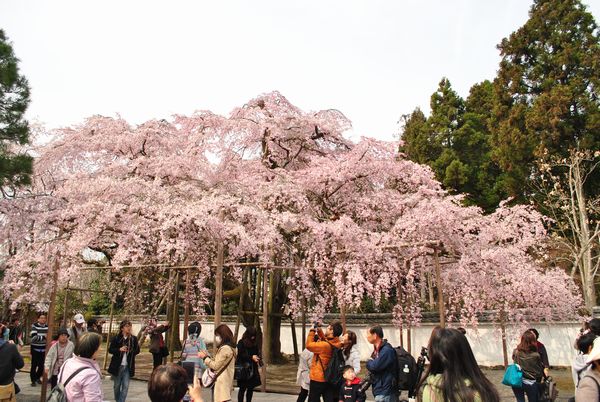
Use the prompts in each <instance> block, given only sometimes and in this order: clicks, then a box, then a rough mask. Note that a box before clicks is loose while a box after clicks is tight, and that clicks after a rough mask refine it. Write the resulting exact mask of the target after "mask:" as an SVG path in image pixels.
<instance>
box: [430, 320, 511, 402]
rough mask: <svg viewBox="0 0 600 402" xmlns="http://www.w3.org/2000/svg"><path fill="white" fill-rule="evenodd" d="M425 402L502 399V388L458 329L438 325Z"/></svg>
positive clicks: (496, 400) (493, 401) (473, 401)
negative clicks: (484, 367) (499, 390)
mask: <svg viewBox="0 0 600 402" xmlns="http://www.w3.org/2000/svg"><path fill="white" fill-rule="evenodd" d="M429 361H430V365H429V368H428V369H427V372H426V375H425V378H424V380H423V381H422V386H423V398H422V401H423V402H442V401H447V402H484V401H485V402H499V401H500V396H499V395H498V391H496V388H494V386H493V385H492V383H491V382H490V380H488V379H487V377H486V376H485V375H484V374H483V372H482V371H481V369H480V368H479V366H478V365H477V361H476V360H475V356H474V355H473V351H472V350H471V346H470V345H469V342H468V341H467V338H466V337H465V336H464V335H463V334H462V333H461V332H460V331H458V330H456V329H449V328H435V329H434V330H433V332H432V333H431V338H430V340H429Z"/></svg>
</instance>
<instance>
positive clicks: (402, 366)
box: [394, 346, 418, 391]
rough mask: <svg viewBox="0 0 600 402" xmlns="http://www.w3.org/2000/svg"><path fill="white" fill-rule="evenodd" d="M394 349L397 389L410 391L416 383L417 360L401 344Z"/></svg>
mask: <svg viewBox="0 0 600 402" xmlns="http://www.w3.org/2000/svg"><path fill="white" fill-rule="evenodd" d="M394 350H395V351H396V362H397V366H396V384H397V386H398V390H401V391H411V390H413V389H414V387H415V386H416V385H417V381H418V378H417V361H416V360H415V358H414V357H413V356H412V355H411V354H410V353H408V352H407V351H406V350H404V348H403V347H402V346H398V347H397V348H394Z"/></svg>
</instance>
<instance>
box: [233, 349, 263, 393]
mask: <svg viewBox="0 0 600 402" xmlns="http://www.w3.org/2000/svg"><path fill="white" fill-rule="evenodd" d="M237 351H238V354H237V357H236V358H235V364H244V363H246V364H251V365H252V370H253V373H254V375H253V376H252V377H250V379H248V380H246V381H240V380H238V387H244V388H254V387H258V386H259V385H260V384H261V381H260V374H259V372H258V364H256V362H255V361H254V360H252V356H254V355H256V356H259V357H260V353H259V351H258V346H256V345H254V346H251V347H247V346H246V345H244V341H243V340H240V341H239V342H238V344H237Z"/></svg>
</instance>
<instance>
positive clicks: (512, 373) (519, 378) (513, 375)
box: [502, 363, 523, 388]
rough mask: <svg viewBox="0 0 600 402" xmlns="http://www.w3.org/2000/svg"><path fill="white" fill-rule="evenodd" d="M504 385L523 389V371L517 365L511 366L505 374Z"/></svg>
mask: <svg viewBox="0 0 600 402" xmlns="http://www.w3.org/2000/svg"><path fill="white" fill-rule="evenodd" d="M502 384H504V385H508V386H509V387H514V388H523V370H521V366H519V365H518V364H516V363H513V364H511V365H509V366H508V367H507V368H506V371H505V372H504V377H503V378H502Z"/></svg>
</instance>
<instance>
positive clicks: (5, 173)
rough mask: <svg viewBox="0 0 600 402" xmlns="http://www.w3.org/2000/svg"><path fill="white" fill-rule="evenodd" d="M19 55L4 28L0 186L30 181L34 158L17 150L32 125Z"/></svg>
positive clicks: (0, 32)
mask: <svg viewBox="0 0 600 402" xmlns="http://www.w3.org/2000/svg"><path fill="white" fill-rule="evenodd" d="M18 61H19V60H18V59H17V58H16V56H15V54H14V52H13V49H12V46H11V44H10V43H9V42H8V39H7V37H6V35H5V34H4V31H3V30H1V29H0V189H2V192H3V193H4V191H5V189H6V187H7V186H15V185H23V184H28V183H29V182H30V180H31V177H30V175H31V173H32V158H31V156H29V155H26V154H24V153H20V152H18V151H15V147H16V146H18V145H24V144H26V143H27V142H28V141H29V125H28V123H27V121H26V120H25V118H24V114H25V110H26V109H27V106H28V105H29V86H28V84H27V80H26V79H25V77H23V76H22V75H21V74H20V73H19V68H18V65H17V64H18Z"/></svg>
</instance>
